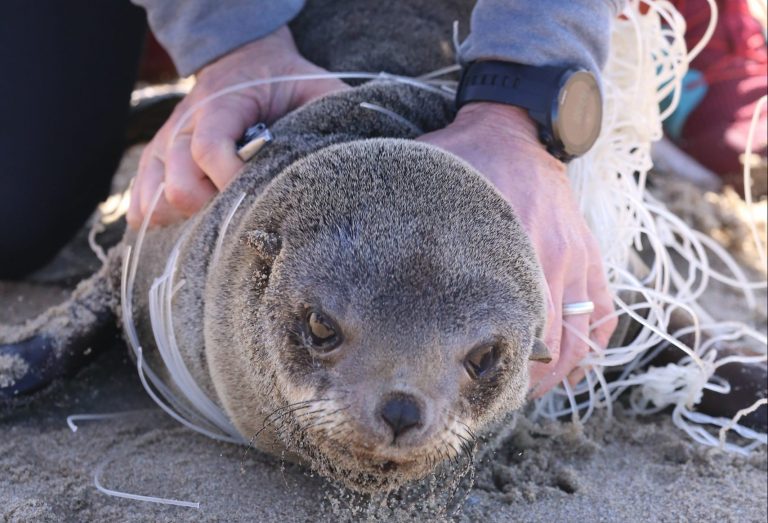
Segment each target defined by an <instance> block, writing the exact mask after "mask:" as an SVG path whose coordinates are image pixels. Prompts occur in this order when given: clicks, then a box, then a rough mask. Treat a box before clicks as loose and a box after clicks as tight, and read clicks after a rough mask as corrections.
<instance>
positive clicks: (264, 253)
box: [245, 231, 282, 265]
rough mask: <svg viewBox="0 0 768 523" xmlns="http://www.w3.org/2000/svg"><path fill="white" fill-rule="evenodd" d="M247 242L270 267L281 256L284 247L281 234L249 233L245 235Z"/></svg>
mask: <svg viewBox="0 0 768 523" xmlns="http://www.w3.org/2000/svg"><path fill="white" fill-rule="evenodd" d="M245 242H246V243H247V244H248V245H249V246H250V247H252V248H253V250H254V251H255V253H256V256H258V257H259V259H261V260H262V261H263V262H264V263H266V264H268V265H272V263H273V262H274V261H275V258H277V255H278V254H280V246H281V245H282V241H281V239H280V235H279V234H277V233H274V232H264V231H248V232H247V233H245Z"/></svg>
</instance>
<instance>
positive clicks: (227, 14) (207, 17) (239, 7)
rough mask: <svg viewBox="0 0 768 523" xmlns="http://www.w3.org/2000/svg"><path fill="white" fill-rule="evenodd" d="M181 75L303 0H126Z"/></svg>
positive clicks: (271, 26) (291, 13)
mask: <svg viewBox="0 0 768 523" xmlns="http://www.w3.org/2000/svg"><path fill="white" fill-rule="evenodd" d="M131 1H132V2H133V3H134V4H136V5H139V6H141V7H143V8H144V9H146V11H147V17H148V19H149V25H150V27H151V28H152V31H153V32H154V33H155V36H156V37H157V39H158V41H159V42H160V43H161V44H162V45H163V47H165V49H166V50H167V51H168V54H170V55H171V58H172V59H173V63H174V64H175V65H176V69H177V70H178V72H179V74H180V75H182V76H186V75H189V74H192V73H194V72H195V71H197V70H198V69H200V68H201V67H203V66H204V65H206V64H208V63H210V62H212V61H214V60H215V59H217V58H219V57H220V56H222V55H225V54H227V53H228V52H229V51H232V50H233V49H237V48H238V47H240V46H242V45H244V44H246V43H248V42H251V41H253V40H256V39H258V38H261V37H262V36H266V35H268V34H269V33H271V32H273V31H274V30H275V29H277V28H278V27H280V26H281V25H283V24H285V23H287V22H289V21H290V20H291V19H292V18H294V17H295V16H296V15H297V14H299V11H301V8H302V7H304V0H227V1H226V2H218V1H216V0H131Z"/></svg>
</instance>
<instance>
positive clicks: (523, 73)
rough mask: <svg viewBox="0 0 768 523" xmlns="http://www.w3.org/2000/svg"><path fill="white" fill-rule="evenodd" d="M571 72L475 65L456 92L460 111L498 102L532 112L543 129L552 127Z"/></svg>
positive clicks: (495, 63)
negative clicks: (556, 103) (472, 104)
mask: <svg viewBox="0 0 768 523" xmlns="http://www.w3.org/2000/svg"><path fill="white" fill-rule="evenodd" d="M567 71H568V69H564V68H563V67H556V66H530V65H524V64H516V63H511V62H499V61H482V62H473V63H471V64H470V65H469V66H468V67H466V68H465V70H464V73H463V74H462V77H461V82H460V83H459V88H458V90H457V92H456V108H457V109H459V108H461V107H462V106H464V105H465V104H467V103H470V102H495V103H502V104H507V105H515V106H518V107H522V108H524V109H527V110H528V113H529V114H530V116H531V118H533V119H534V120H535V121H536V122H537V123H539V124H540V125H543V126H549V125H551V121H550V117H551V115H550V113H551V111H552V104H553V100H555V99H556V97H557V95H558V93H559V91H560V83H561V78H562V77H563V74H564V73H565V72H567Z"/></svg>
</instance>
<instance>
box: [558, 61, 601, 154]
mask: <svg viewBox="0 0 768 523" xmlns="http://www.w3.org/2000/svg"><path fill="white" fill-rule="evenodd" d="M554 116H555V118H554V121H553V122H552V127H553V130H554V132H555V138H558V139H559V140H560V141H561V142H562V144H563V146H564V148H565V151H566V152H567V153H568V154H569V155H571V156H579V155H582V154H584V153H585V152H587V151H588V150H589V148H590V147H592V145H593V144H594V143H595V140H597V136H598V135H599V134H600V126H601V123H602V119H603V100H602V97H601V95H600V88H599V87H598V85H597V81H596V80H595V77H594V76H593V75H592V73H589V72H587V71H576V72H575V73H573V74H571V75H570V76H568V78H567V79H566V80H565V84H564V85H563V87H562V88H561V89H560V94H559V95H558V103H557V113H556V114H555V115H554Z"/></svg>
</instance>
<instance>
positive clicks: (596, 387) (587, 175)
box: [122, 0, 766, 453]
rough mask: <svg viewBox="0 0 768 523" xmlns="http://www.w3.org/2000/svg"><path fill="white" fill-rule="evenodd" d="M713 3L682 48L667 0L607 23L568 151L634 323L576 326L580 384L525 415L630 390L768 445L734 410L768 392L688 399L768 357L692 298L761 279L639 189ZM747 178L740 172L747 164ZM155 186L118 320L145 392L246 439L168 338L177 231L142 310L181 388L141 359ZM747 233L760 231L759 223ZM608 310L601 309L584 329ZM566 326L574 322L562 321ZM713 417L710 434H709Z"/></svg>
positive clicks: (702, 428) (687, 420) (738, 447)
mask: <svg viewBox="0 0 768 523" xmlns="http://www.w3.org/2000/svg"><path fill="white" fill-rule="evenodd" d="M708 1H709V3H710V7H711V9H712V19H711V22H710V25H709V28H708V30H707V32H706V34H705V36H704V38H703V39H702V41H701V42H699V44H698V45H697V46H696V47H695V48H694V49H692V50H690V51H688V50H686V46H685V42H684V39H683V34H684V32H685V22H684V20H683V19H682V17H681V16H680V14H679V13H677V11H675V9H674V8H673V7H672V5H671V4H670V3H669V2H666V1H651V0H647V1H644V2H642V6H643V8H642V9H641V3H640V2H637V1H634V2H630V3H629V5H628V6H627V7H626V9H625V11H624V13H623V14H622V16H621V17H620V18H619V19H618V20H617V21H616V23H615V24H614V28H613V35H612V46H611V54H610V57H609V60H608V64H607V67H606V69H605V71H604V75H603V87H604V98H605V107H604V111H603V119H604V121H603V131H602V134H601V136H600V138H599V139H598V141H597V143H596V145H595V146H594V147H593V149H592V150H591V151H590V152H589V153H588V154H587V155H585V156H584V157H582V158H580V159H578V160H576V161H573V162H571V164H570V165H569V167H568V172H569V175H570V178H571V181H572V184H573V187H574V189H575V192H576V194H577V196H578V198H579V202H580V205H581V209H582V212H583V214H584V216H585V218H586V220H587V222H588V223H589V225H590V227H591V229H592V231H593V232H594V234H595V236H596V237H597V238H598V241H599V242H600V245H601V248H602V252H603V256H604V261H605V267H606V270H607V273H608V274H607V275H608V278H609V281H610V284H611V289H612V291H613V293H614V295H615V296H616V297H615V305H616V312H615V315H616V316H624V315H627V316H629V317H631V318H632V319H634V320H635V321H636V322H638V323H639V324H641V326H642V328H641V329H640V332H639V334H638V335H637V337H636V338H635V339H634V340H633V341H632V342H631V343H630V344H629V345H625V346H622V347H612V348H610V349H601V348H600V347H598V346H596V345H595V344H594V343H593V342H592V341H590V340H589V339H588V338H587V337H584V336H583V335H582V334H581V333H578V332H575V331H574V334H575V335H577V336H580V337H581V338H582V339H583V340H584V341H585V342H587V343H589V344H590V346H591V347H592V353H591V354H590V356H589V357H588V358H587V359H586V360H584V361H583V362H582V365H583V366H584V367H585V370H586V376H585V378H584V380H583V381H582V382H581V383H579V384H578V385H576V386H570V385H569V384H568V383H567V382H563V384H562V385H561V386H560V387H558V388H556V389H555V390H554V391H552V392H551V393H550V394H548V395H547V396H545V397H544V398H542V399H540V400H538V401H537V403H536V405H535V409H534V413H533V415H534V416H535V417H540V418H541V417H543V418H556V417H561V416H563V415H568V414H569V413H570V414H571V415H572V416H573V417H574V418H575V419H579V420H580V421H582V422H584V421H586V420H587V419H589V417H590V416H591V415H592V414H593V412H595V410H596V409H598V408H601V409H606V410H607V411H608V414H609V415H610V413H611V411H612V404H613V402H615V401H616V400H617V398H618V397H619V396H620V395H622V394H623V393H625V392H628V393H629V396H628V397H629V404H630V408H631V410H632V411H634V412H636V413H638V414H647V413H652V412H657V411H660V410H662V409H665V408H667V407H670V406H672V407H673V414H672V417H673V420H674V423H675V424H676V425H677V426H679V427H680V428H681V429H683V430H685V431H686V432H687V433H688V434H689V435H690V436H691V437H692V438H693V439H695V440H696V441H699V442H701V443H703V444H706V445H720V446H721V447H723V448H725V449H727V450H729V451H735V452H740V453H746V452H749V451H750V450H752V449H754V448H755V447H756V446H758V445H761V444H765V443H766V435H765V434H761V433H758V432H755V431H753V430H751V429H749V428H747V427H744V426H742V425H740V424H739V423H738V420H739V418H740V416H742V415H744V414H746V413H748V412H750V411H751V410H754V409H756V408H758V407H759V406H760V405H762V404H763V403H765V402H766V400H761V401H760V402H757V403H755V404H754V405H745V409H744V410H743V411H742V412H740V414H739V415H737V416H736V417H735V418H734V419H732V420H730V419H723V418H713V417H710V416H706V415H704V414H701V413H698V412H695V411H694V410H693V408H694V406H695V405H696V403H697V402H698V401H699V400H700V399H701V396H702V393H703V391H704V390H705V389H708V390H712V391H717V392H721V393H727V392H728V391H729V388H730V385H729V384H728V383H726V382H724V381H722V380H720V379H719V378H717V377H714V372H715V370H716V369H717V368H718V367H719V366H721V365H724V364H726V363H729V362H734V361H741V362H756V361H765V360H766V337H765V335H763V334H761V333H760V332H758V331H757V330H755V329H754V328H751V327H750V326H748V325H746V324H741V323H736V322H718V321H715V320H714V319H713V318H712V315H711V314H710V313H708V312H707V311H706V310H705V309H704V308H703V306H702V305H701V304H700V303H699V298H700V297H701V295H702V293H703V292H704V291H705V289H706V288H707V285H708V283H709V282H711V281H713V280H716V281H719V282H722V283H724V284H727V285H730V286H732V287H734V288H737V289H739V290H741V291H742V292H743V294H744V297H745V300H746V303H747V305H748V306H750V307H754V306H755V304H756V298H755V296H754V291H755V290H757V289H762V288H765V287H766V282H764V281H763V282H757V283H754V282H749V281H748V280H747V278H746V277H745V275H744V273H743V272H742V271H741V270H740V269H739V266H738V265H737V263H736V262H735V261H734V260H733V259H732V258H731V257H730V255H729V254H728V253H727V252H725V250H724V249H723V248H722V247H720V246H719V244H717V243H716V242H715V241H714V240H712V239H711V238H709V237H707V236H706V235H704V234H702V233H700V232H697V231H695V230H693V229H691V228H690V227H688V226H687V225H686V224H685V223H683V221H682V220H680V219H679V218H677V217H675V216H674V215H673V214H672V213H670V212H669V211H668V210H666V209H665V207H664V205H663V204H662V203H660V202H659V201H657V200H656V199H655V198H653V196H651V195H650V194H649V193H648V192H647V191H646V190H645V185H646V180H647V175H648V172H649V171H650V169H651V167H652V162H651V152H650V150H651V143H652V142H653V141H655V140H658V139H660V138H661V137H662V127H661V122H662V120H663V119H664V118H665V117H667V116H668V115H669V114H670V113H671V111H673V110H674V108H675V107H676V105H677V102H678V99H679V96H680V89H681V84H682V79H683V76H684V75H685V73H686V71H687V69H688V63H689V62H690V60H691V59H692V58H693V57H694V56H695V55H696V54H698V52H700V50H701V49H702V48H703V46H704V45H705V43H706V41H707V40H708V39H709V37H710V36H711V33H712V31H713V29H714V24H715V20H716V16H717V14H716V8H715V5H714V2H713V0H708ZM454 34H456V31H455V30H454ZM457 70H458V66H453V67H448V68H444V69H441V70H438V71H435V72H433V73H430V74H428V75H425V76H422V77H419V78H406V77H400V76H394V75H388V74H384V73H382V74H372V73H359V72H344V73H328V74H314V75H300V76H286V77H277V78H270V79H264V80H254V81H250V82H245V83H241V84H236V85H233V86H230V87H227V88H225V89H223V90H221V91H219V92H217V93H215V94H213V95H211V96H209V97H207V98H204V99H202V100H201V101H199V102H198V103H196V104H195V105H193V106H192V107H190V108H189V109H188V110H187V111H186V113H184V114H183V115H182V117H181V118H180V120H179V122H178V124H177V126H176V128H175V129H174V135H175V134H176V133H178V132H179V130H180V129H181V128H182V126H183V125H184V123H185V122H186V121H187V120H188V119H189V118H190V117H191V116H192V114H193V112H194V111H195V110H197V109H198V108H199V107H200V106H202V105H204V104H206V103H208V102H210V101H211V100H213V99H215V98H218V97H221V96H224V95H226V94H229V93H233V92H236V91H240V90H243V89H247V88H250V87H253V86H255V85H262V84H268V83H280V82H286V81H304V80H308V81H311V80H316V79H318V78H323V77H332V78H341V79H350V78H355V79H379V80H389V81H394V82H403V83H408V84H410V85H414V86H417V87H419V88H423V89H427V90H430V91H433V92H438V93H441V94H444V95H446V96H451V95H452V94H453V93H454V89H455V82H453V81H449V80H442V79H440V78H442V77H443V76H444V75H445V74H447V73H452V72H455V71H457ZM665 99H671V103H669V104H667V105H666V107H667V108H666V109H665V110H664V111H663V112H661V110H660V109H659V107H660V103H661V102H662V100H665ZM361 106H362V107H363V108H365V109H368V110H374V111H379V112H382V113H384V114H387V115H388V116H390V117H392V118H396V119H397V118H399V119H402V116H400V115H397V114H395V113H392V112H391V111H389V110H387V109H385V108H383V107H380V106H377V105H375V104H365V103H364V104H361ZM758 111H759V108H758ZM409 124H410V123H409ZM411 125H412V124H411ZM754 125H755V122H753V127H754ZM745 176H748V174H747V173H746V172H745ZM747 182H748V180H745V187H749V183H747ZM161 193H162V186H161V187H160V188H159V189H158V192H157V194H156V197H155V200H154V204H153V206H152V207H151V208H150V210H149V212H148V213H147V218H145V223H144V224H143V225H142V227H141V228H140V231H139V234H138V237H137V242H136V244H135V245H134V246H133V248H132V250H133V252H131V250H129V251H128V253H127V255H126V257H125V265H124V270H123V282H122V305H123V318H124V319H125V320H126V321H125V328H126V334H127V337H128V339H129V340H130V342H131V345H132V347H133V350H134V351H135V354H136V359H137V361H138V365H137V366H138V371H139V375H140V378H141V380H142V383H143V384H144V386H145V388H146V389H147V392H148V393H149V394H150V396H151V397H152V398H153V399H154V400H155V401H156V402H157V403H158V404H159V405H160V406H161V407H162V408H163V409H164V410H165V411H166V412H168V413H169V414H170V415H171V416H173V417H174V418H175V419H177V420H178V421H180V422H181V423H182V424H184V425H186V426H187V427H189V428H191V429H193V430H196V431H198V432H201V433H203V434H205V435H207V436H210V437H213V438H216V439H220V440H225V441H231V442H237V443H247V442H246V441H244V440H243V438H242V436H241V435H240V434H238V432H237V431H236V430H235V428H234V427H233V426H232V424H231V422H230V420H229V419H228V418H227V416H226V414H225V413H224V412H222V411H221V409H220V408H219V407H218V405H216V404H215V403H214V402H213V401H211V399H210V398H208V397H207V396H206V395H205V393H204V392H203V391H202V389H201V388H200V387H199V386H198V384H196V383H195V381H194V379H193V378H192V376H191V374H190V372H189V370H188V369H187V368H186V366H185V364H184V361H183V359H182V356H181V353H180V351H179V348H178V346H177V344H176V339H175V335H174V328H173V317H172V313H171V301H172V298H173V295H174V293H175V291H176V290H177V289H178V288H179V287H180V286H181V285H183V284H184V282H183V280H182V281H175V280H174V276H175V274H176V264H177V259H178V253H179V248H180V245H181V241H182V240H179V243H178V244H177V246H176V248H174V249H173V250H172V251H171V255H170V256H169V259H168V263H167V265H166V268H165V271H164V272H163V273H162V274H160V275H157V278H156V279H155V282H154V284H153V285H152V288H151V291H150V296H149V302H150V311H149V312H150V318H151V323H152V328H153V332H154V336H155V341H156V344H157V347H158V350H159V353H160V356H161V358H162V360H163V363H164V365H165V366H166V367H167V369H168V371H169V372H168V373H169V375H170V376H171V379H172V380H173V382H174V384H173V385H174V387H173V389H174V390H176V391H180V393H181V394H182V396H183V397H181V398H180V397H178V394H177V393H174V392H173V390H172V388H171V387H169V385H168V384H166V383H163V381H162V380H161V379H159V377H158V374H157V373H155V372H153V371H152V369H151V368H149V366H148V365H147V363H146V361H145V360H144V358H143V357H142V349H141V347H140V345H139V340H138V337H137V335H136V330H135V327H134V325H133V322H132V318H133V311H132V310H131V307H132V303H133V302H132V293H133V284H134V280H135V277H136V272H137V270H138V260H139V257H140V251H141V247H142V242H143V239H144V234H145V232H146V229H147V224H148V217H149V216H150V215H151V214H152V210H153V209H154V205H156V203H157V201H158V199H159V197H160V195H161ZM242 200H243V198H242V196H241V198H239V199H238V200H237V201H236V203H235V205H233V207H232V208H231V209H230V212H229V215H228V217H227V219H225V220H224V223H223V225H222V227H221V230H220V232H219V238H218V239H217V243H216V248H215V251H214V256H213V263H216V260H217V258H218V252H219V249H220V246H221V244H222V241H223V239H224V237H225V235H226V233H227V226H228V224H229V222H230V221H231V219H232V217H233V216H234V214H235V212H236V211H237V208H238V206H239V205H240V203H241V202H242ZM753 228H754V226H753ZM181 238H182V239H183V238H184V234H182V235H181ZM755 239H756V241H757V242H758V243H759V239H758V238H757V235H756V234H755ZM641 248H644V249H646V250H648V249H650V250H651V251H652V252H653V263H652V265H651V266H650V268H649V269H650V272H649V274H648V275H646V276H643V277H638V275H636V274H634V273H633V272H632V271H631V270H630V269H629V258H630V254H631V252H632V251H633V250H640V249H641ZM758 252H759V253H760V255H761V256H762V258H763V260H762V261H763V262H765V254H764V248H763V246H762V245H758ZM671 253H674V254H675V255H677V256H679V257H680V258H681V259H683V260H684V261H685V264H683V265H684V266H682V267H681V266H680V264H673V262H672V257H671ZM712 256H714V257H715V258H717V259H718V260H719V262H720V263H719V264H720V265H723V266H725V267H727V269H728V271H729V274H724V273H722V272H718V271H716V270H715V269H714V268H713V267H712V266H711V264H710V259H711V257H712ZM632 292H633V293H635V294H636V295H637V296H639V297H641V298H640V299H639V300H637V299H636V300H633V301H632V303H631V304H629V303H625V301H623V300H622V298H621V297H620V296H624V295H626V294H627V293H632ZM674 311H682V312H684V313H685V314H686V315H688V317H690V324H691V327H687V328H685V329H683V330H681V331H678V332H670V329H671V326H670V317H671V315H672V313H673V312H674ZM606 320H607V319H606V318H603V319H598V320H597V322H596V323H594V324H593V325H592V328H593V329H594V328H595V327H596V326H597V325H599V323H600V322H601V321H606ZM565 328H570V326H569V325H568V324H567V323H566V324H565ZM703 334H706V335H707V336H706V341H703V340H704V337H703V336H702V335H703ZM683 335H687V336H686V339H693V340H694V341H693V342H692V343H691V344H690V345H686V344H685V343H684V342H682V341H680V338H681V336H683ZM742 338H744V339H746V338H751V339H752V340H754V341H755V342H756V343H755V346H756V348H755V349H754V350H755V351H756V352H755V353H754V354H757V355H750V356H729V357H719V356H718V346H719V343H721V342H725V341H733V340H738V339H742ZM664 345H667V346H673V347H676V348H677V349H679V350H680V351H682V353H683V358H682V359H681V360H680V361H679V362H677V363H675V364H669V365H667V366H666V367H663V368H659V367H653V366H651V367H649V366H648V363H649V362H650V361H651V359H652V358H653V356H654V355H655V354H656V353H657V351H658V349H659V347H661V346H664ZM606 373H611V379H610V381H609V380H607V379H606V377H605V375H606ZM582 398H586V399H582ZM712 427H714V430H713V428H712ZM717 429H719V433H716V432H715V430H717ZM731 430H732V431H733V432H735V433H737V434H738V435H739V438H738V439H736V438H734V437H731V441H729V440H728V438H727V436H728V434H727V433H728V431H731Z"/></svg>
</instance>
